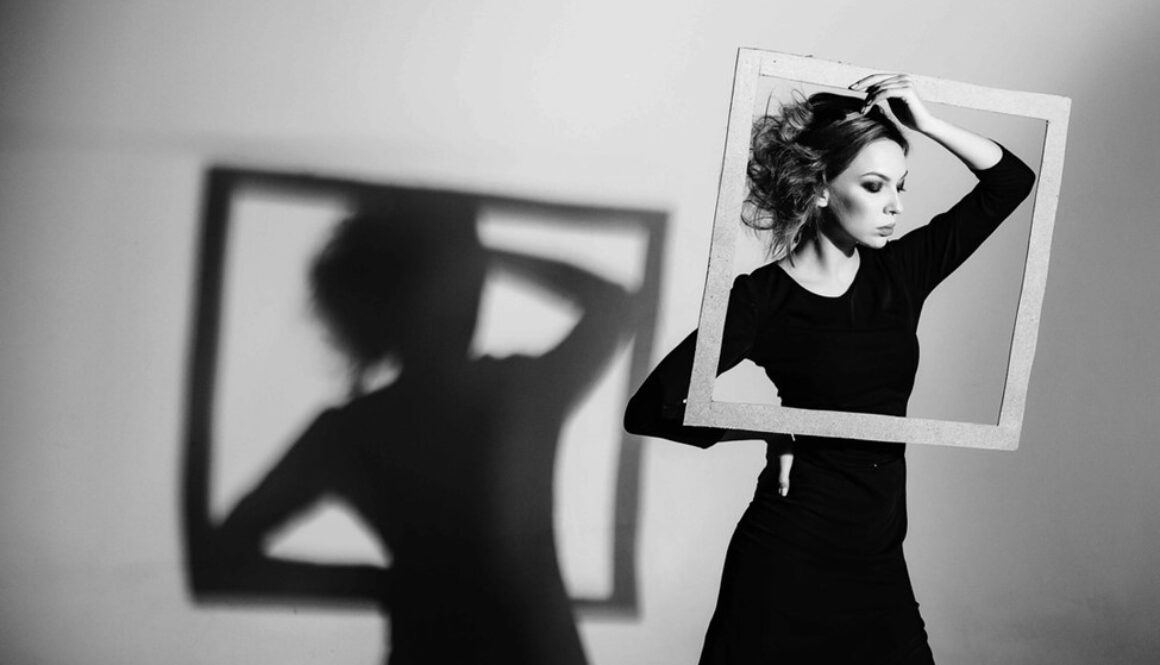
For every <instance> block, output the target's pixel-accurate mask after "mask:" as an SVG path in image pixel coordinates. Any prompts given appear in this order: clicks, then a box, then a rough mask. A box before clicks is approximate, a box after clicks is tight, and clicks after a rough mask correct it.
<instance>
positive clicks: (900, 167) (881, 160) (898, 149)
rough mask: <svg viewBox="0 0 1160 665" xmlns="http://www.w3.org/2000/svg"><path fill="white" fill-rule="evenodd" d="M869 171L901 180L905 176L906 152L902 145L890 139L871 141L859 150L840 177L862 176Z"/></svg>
mask: <svg viewBox="0 0 1160 665" xmlns="http://www.w3.org/2000/svg"><path fill="white" fill-rule="evenodd" d="M867 173H877V174H879V175H882V176H885V177H887V178H890V179H891V180H899V179H901V178H902V177H903V176H905V175H906V153H905V152H903V150H902V146H900V145H898V144H897V143H895V142H894V141H891V140H890V139H879V140H877V141H874V142H872V143H869V144H867V145H866V147H865V148H862V149H861V150H860V151H858V154H857V155H856V156H855V157H854V160H853V161H852V162H850V165H849V166H847V167H846V170H845V171H843V172H842V173H840V174H839V175H838V177H839V178H841V177H843V176H849V177H854V178H860V177H862V176H863V175H865V174H867Z"/></svg>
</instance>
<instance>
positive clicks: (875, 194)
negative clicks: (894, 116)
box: [818, 139, 907, 249]
mask: <svg viewBox="0 0 1160 665" xmlns="http://www.w3.org/2000/svg"><path fill="white" fill-rule="evenodd" d="M906 173H907V172H906V154H905V153H904V152H903V151H902V146H900V145H898V144H897V143H895V142H894V141H891V140H890V139H879V140H877V141H874V142H873V143H870V144H868V145H867V146H866V147H865V148H862V151H861V152H859V153H858V155H857V156H856V157H855V158H854V161H852V162H850V165H849V166H848V167H846V170H845V171H842V172H841V173H839V174H838V176H837V177H836V178H834V179H833V181H831V182H830V184H829V186H828V187H826V190H825V192H824V193H823V194H822V198H821V199H820V200H819V202H818V204H819V205H820V206H822V207H823V208H825V209H826V210H828V211H829V214H827V215H826V216H825V219H826V221H827V223H826V224H825V225H824V227H825V228H824V232H825V233H826V235H827V236H828V237H829V238H830V239H831V240H832V241H833V242H834V243H835V244H836V245H838V246H839V247H849V246H852V245H854V244H857V245H865V246H867V247H872V248H875V249H877V248H880V247H882V246H884V245H885V244H886V241H887V239H889V238H890V236H891V235H893V234H894V224H895V220H896V218H897V216H898V215H899V213H901V212H902V197H901V193H902V191H903V190H904V189H905V181H906Z"/></svg>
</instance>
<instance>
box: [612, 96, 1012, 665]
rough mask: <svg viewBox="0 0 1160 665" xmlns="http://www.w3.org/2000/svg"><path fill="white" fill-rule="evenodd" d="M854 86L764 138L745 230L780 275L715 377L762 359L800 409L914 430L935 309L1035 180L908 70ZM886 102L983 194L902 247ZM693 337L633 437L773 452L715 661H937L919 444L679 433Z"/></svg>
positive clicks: (899, 183)
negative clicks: (926, 332)
mask: <svg viewBox="0 0 1160 665" xmlns="http://www.w3.org/2000/svg"><path fill="white" fill-rule="evenodd" d="M850 88H851V89H852V90H854V91H857V92H864V93H865V94H866V97H865V99H862V98H854V97H846V96H840V95H832V94H824V93H823V94H817V95H814V96H812V97H810V98H809V99H808V100H804V101H800V102H797V103H794V104H789V105H787V106H786V107H784V108H782V109H781V110H780V112H779V113H778V114H777V115H774V116H766V117H764V118H762V119H760V120H758V121H757V123H756V125H755V129H754V137H753V145H752V156H751V160H750V164H749V184H750V196H749V198H748V199H747V201H746V207H745V212H744V215H743V218H744V221H745V222H746V223H747V224H749V225H750V226H753V227H755V228H757V229H761V230H764V231H765V232H766V233H768V237H769V248H770V253H771V257H772V259H773V260H772V261H771V262H770V263H769V264H768V265H765V266H763V267H761V268H759V269H757V270H755V271H754V272H753V273H751V274H749V275H743V276H741V277H739V278H738V279H737V280H736V282H735V283H734V286H733V290H732V293H731V296H730V302H729V307H728V311H727V314H726V321H725V332H724V336H723V338H722V345H721V357H720V363H719V368H718V369H719V371H722V372H723V371H725V370H727V369H729V368H730V367H732V366H734V365H736V364H737V363H738V362H740V361H741V360H742V359H745V358H748V359H750V360H752V361H753V362H755V363H756V364H757V365H759V366H761V367H762V368H764V369H765V371H766V373H767V374H768V375H769V377H770V379H771V380H772V381H773V382H774V383H775V384H776V385H777V388H778V392H779V394H780V396H781V400H782V403H783V404H784V405H786V406H792V407H799V408H813V409H831V410H838V411H851V412H861V413H874V414H883V415H892V416H903V415H905V414H906V403H907V400H908V398H909V396H910V391H911V389H912V387H913V385H914V375H915V371H916V369H917V367H918V342H917V337H916V330H917V326H918V315H919V312H920V311H921V309H922V305H923V301H924V300H925V299H926V297H927V295H928V294H929V293H930V292H931V290H932V289H933V288H934V287H935V286H936V285H937V284H938V283H939V282H940V281H941V280H942V279H943V278H945V277H946V276H947V275H949V274H950V273H951V272H952V271H953V270H954V269H955V268H956V267H958V266H959V265H960V264H961V263H962V262H963V261H964V260H965V259H966V258H967V256H969V255H970V254H971V253H972V252H973V251H974V250H975V248H977V247H978V246H979V245H980V244H981V243H982V242H983V241H984V240H985V239H986V237H987V236H988V235H989V234H990V233H991V232H992V231H993V230H994V229H995V227H996V226H998V224H999V223H1000V222H1001V221H1002V220H1003V219H1004V218H1006V217H1007V216H1008V215H1009V214H1010V213H1011V212H1012V211H1013V210H1014V209H1015V208H1016V207H1017V206H1018V205H1019V203H1020V202H1021V201H1022V200H1023V199H1024V198H1026V196H1027V195H1028V194H1029V193H1030V191H1031V187H1032V185H1033V183H1034V179H1035V176H1034V174H1033V173H1032V171H1031V170H1030V169H1028V168H1027V166H1026V165H1024V164H1023V163H1022V162H1021V161H1019V160H1018V159H1017V158H1016V157H1014V156H1013V155H1011V154H1010V153H1009V152H1007V151H1006V150H1005V149H1004V148H1002V147H1000V146H999V145H998V144H996V143H994V142H993V141H991V140H989V139H987V138H984V137H981V136H978V135H976V134H973V133H971V132H969V131H967V130H965V129H962V128H960V127H956V126H954V125H952V124H950V123H948V122H946V121H943V120H941V119H939V118H937V117H935V116H934V115H932V114H931V112H930V111H929V110H928V109H927V108H926V106H925V105H924V104H923V102H922V100H921V99H920V98H919V96H918V95H917V93H916V92H915V88H914V86H913V84H912V83H911V81H910V79H909V78H908V77H906V76H904V75H888V74H877V75H874V76H869V77H866V78H864V79H862V80H860V81H858V82H857V83H855V84H853V85H851V86H850ZM885 107H889V109H890V110H891V112H892V113H893V115H894V116H895V117H896V118H897V119H898V120H899V121H900V122H901V123H902V124H904V125H906V126H907V127H909V128H910V129H912V130H914V131H916V132H918V133H920V134H923V135H925V136H927V137H929V138H931V139H933V140H934V141H935V142H937V143H938V144H940V145H942V146H943V147H944V148H946V149H947V150H949V151H950V152H951V153H952V154H954V155H955V156H956V157H958V158H959V159H960V160H961V161H962V162H963V163H964V164H965V165H966V166H967V167H968V168H970V169H971V170H972V171H973V172H974V173H975V175H976V176H977V177H978V179H979V183H978V185H977V186H976V187H975V188H974V190H972V191H971V192H970V193H969V194H967V195H966V196H965V197H964V198H963V199H962V200H960V201H959V202H958V203H957V204H955V205H954V206H953V207H952V208H950V209H949V210H947V211H946V212H944V213H942V214H940V215H938V216H936V217H935V218H934V219H933V220H931V222H930V223H929V224H928V225H926V226H924V227H921V228H918V229H916V230H914V231H912V232H910V233H908V234H906V236H905V237H902V238H900V239H898V240H897V241H895V242H891V243H889V244H887V241H888V239H889V238H891V236H892V235H893V234H894V230H895V221H896V219H897V218H898V215H899V214H901V213H902V210H903V205H902V196H901V195H902V192H903V190H904V188H905V181H906V175H907V168H906V154H907V150H908V143H907V140H906V138H905V137H904V136H903V135H902V132H901V130H900V129H899V128H898V126H897V125H895V124H894V122H893V121H892V120H891V119H890V118H889V116H888V115H887V114H886V113H885ZM695 337H696V333H694V334H693V335H690V336H689V337H688V338H687V339H686V340H685V341H684V342H682V343H681V344H680V345H679V346H678V347H677V348H676V349H675V350H673V351H672V352H671V353H670V354H669V355H668V356H667V357H666V358H665V359H664V360H663V361H662V362H661V363H660V365H659V366H658V367H657V368H656V369H655V370H654V371H653V373H652V374H651V375H650V376H649V377H648V379H646V380H645V382H644V384H643V385H642V386H641V388H640V389H639V391H638V392H637V393H636V395H634V396H633V398H632V399H631V400H630V402H629V404H628V409H627V411H626V414H625V427H626V428H627V429H628V430H629V431H632V432H634V433H638V434H645V435H651V436H659V437H663V438H668V439H672V440H676V441H681V442H685V443H691V444H694V445H697V446H701V447H707V446H709V445H712V444H713V443H715V442H717V441H719V440H722V439H724V438H755V436H758V437H762V436H763V437H765V438H767V440H768V441H769V445H768V447H767V459H768V461H769V463H768V464H767V466H766V469H765V470H764V471H763V472H762V473H761V475H760V477H759V479H758V486H757V491H756V493H755V496H754V499H753V501H752V503H751V504H750V505H749V507H748V509H747V510H746V512H745V514H744V516H743V517H742V518H741V521H740V523H739V524H738V526H737V529H736V531H735V533H734V536H733V539H732V541H731V542H730V546H729V550H728V554H727V556H726V560H725V569H724V572H723V575H722V582H721V589H720V594H719V597H718V601H717V607H716V610H715V612H714V615H713V619H712V621H711V623H710V625H709V629H708V633H707V635H706V638H705V644H704V648H703V651H702V654H701V663H703V664H708V663H859V664H861V663H908V664H909V663H932V662H933V656H932V654H931V651H930V647H929V645H928V643H927V637H926V632H925V628H924V624H923V621H922V618H921V617H920V615H919V612H918V604H917V602H916V601H915V598H914V592H913V590H912V589H911V585H910V579H909V575H908V573H907V568H906V562H905V559H904V558H903V552H902V541H903V538H904V536H905V534H906V466H905V460H904V457H903V453H904V449H905V446H904V445H903V444H895V443H885V442H857V441H849V440H843V439H832V438H821V437H804V436H799V437H797V438H796V442H795V445H794V448H793V450H792V451H789V450H788V449H787V448H785V447H784V446H783V445H782V444H780V443H779V442H778V440H777V439H774V438H772V437H770V435H755V434H753V433H745V432H726V431H724V430H720V429H715V428H702V427H686V426H683V425H682V424H681V418H682V415H683V398H684V397H685V395H686V394H687V391H688V385H689V377H690V373H691V365H692V357H693V349H694V346H695V343H696V342H695ZM791 470H792V473H791ZM791 481H792V483H791ZM791 485H792V490H791Z"/></svg>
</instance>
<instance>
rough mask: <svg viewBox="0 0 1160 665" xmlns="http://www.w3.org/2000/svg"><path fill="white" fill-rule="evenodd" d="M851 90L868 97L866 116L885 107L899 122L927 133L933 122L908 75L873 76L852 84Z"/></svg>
mask: <svg viewBox="0 0 1160 665" xmlns="http://www.w3.org/2000/svg"><path fill="white" fill-rule="evenodd" d="M850 89H851V90H855V91H857V92H864V93H866V103H865V104H864V105H863V106H862V112H863V113H865V112H866V111H868V110H869V109H870V108H871V107H872V106H874V105H875V104H882V105H884V106H886V107H888V108H889V109H890V112H891V113H893V114H894V117H895V118H898V121H899V122H901V123H902V124H904V125H906V126H907V127H909V128H911V129H913V130H915V131H917V132H924V133H925V132H926V130H927V128H928V127H930V125H931V120H933V119H934V116H933V115H931V112H930V111H929V110H927V108H926V105H925V104H923V102H922V98H921V97H919V96H918V90H917V89H915V87H914V82H913V81H911V80H910V77H909V76H907V75H906V74H871V75H870V76H867V77H866V78H863V79H860V80H858V81H857V82H855V83H853V84H851V85H850Z"/></svg>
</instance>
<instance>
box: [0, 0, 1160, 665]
mask: <svg viewBox="0 0 1160 665" xmlns="http://www.w3.org/2000/svg"><path fill="white" fill-rule="evenodd" d="M0 7H2V9H0V89H2V92H0V377H2V379H0V380H2V381H3V384H2V386H3V389H2V390H3V392H2V402H0V442H2V448H0V661H2V662H4V663H37V662H46V663H70V662H76V663H80V662H84V663H117V664H131V663H154V662H158V661H159V660H161V659H162V658H164V659H165V661H166V662H174V663H220V662H281V663H296V662H317V661H319V660H325V661H326V662H334V663H368V662H373V660H374V658H375V657H376V653H377V652H378V650H379V643H380V641H381V634H380V620H379V619H378V618H376V617H374V616H371V615H365V614H360V613H344V612H337V611H335V612H303V613H288V612H272V611H259V610H252V609H249V610H242V609H205V608H197V607H194V606H193V605H192V604H191V603H190V601H189V600H188V598H187V596H186V594H185V591H184V585H183V581H182V578H181V574H180V552H179V549H178V546H179V538H178V531H177V528H178V525H177V519H176V518H177V474H176V469H177V462H178V459H177V455H178V442H179V438H180V431H181V425H182V421H181V418H182V402H181V399H182V391H181V387H182V385H183V379H184V367H185V360H186V356H185V354H186V350H187V342H188V339H187V333H188V330H189V320H188V317H189V313H190V301H191V284H192V279H191V275H192V267H193V244H194V238H195V224H196V220H197V210H196V205H197V195H198V185H199V183H200V178H201V175H202V169H203V168H204V167H205V166H206V164H207V163H209V162H210V161H211V160H234V161H240V162H247V161H255V162H260V163H262V164H267V165H268V164H279V163H285V164H288V165H302V164H307V165H310V166H313V167H316V168H320V169H325V168H333V169H343V168H357V169H359V170H361V171H363V172H373V173H376V174H379V175H381V177H382V178H383V179H384V180H392V179H393V180H401V181H429V182H437V183H441V184H443V185H446V186H461V187H468V188H473V189H482V190H487V191H493V190H495V191H504V192H518V193H523V194H531V195H542V196H551V197H559V198H563V199H567V200H578V201H593V202H602V203H609V202H614V203H624V204H635V205H647V206H650V207H659V208H664V209H667V210H670V211H671V213H672V216H671V221H672V224H673V227H672V229H671V234H670V237H669V241H670V244H669V246H668V248H667V272H666V280H667V281H666V284H667V290H666V291H665V293H664V294H663V303H662V308H663V311H662V326H661V330H660V332H659V334H658V340H657V341H658V344H659V347H668V346H671V345H672V344H674V343H676V342H677V341H678V340H679V339H680V338H681V337H682V336H683V335H684V334H685V333H686V332H687V331H688V330H689V329H690V328H692V327H693V326H694V325H695V320H696V311H697V305H698V303H699V297H700V291H701V284H702V279H703V266H704V261H705V257H706V255H707V249H708V239H709V229H710V220H711V218H712V212H713V203H714V197H715V192H716V183H717V176H718V172H719V167H720V156H721V147H722V142H723V138H724V123H725V118H726V114H727V110H728V101H729V91H730V84H731V76H732V64H733V58H734V54H735V50H736V48H737V47H738V46H756V47H764V48H771V49H776V50H781V51H788V52H795V53H804V54H814V55H817V56H819V57H824V58H827V59H836V60H843V61H847V62H856V63H859V64H864V65H869V66H875V67H880V68H882V69H884V70H908V71H913V72H916V73H922V74H927V75H933V76H939V77H943V78H950V79H955V80H962V81H970V82H974V83H979V84H982V85H988V86H994V87H1002V88H1011V89H1023V90H1032V91H1040V92H1048V93H1054V94H1061V95H1067V96H1070V97H1071V98H1072V99H1073V101H1074V105H1073V115H1072V123H1071V137H1070V141H1069V146H1068V159H1067V169H1066V172H1065V175H1064V190H1063V196H1062V200H1061V202H1060V207H1059V216H1058V220H1057V230H1056V236H1055V245H1054V250H1053V258H1052V267H1051V273H1050V279H1049V283H1048V291H1047V298H1046V302H1045V305H1044V311H1043V319H1042V328H1041V333H1040V346H1039V353H1038V358H1037V362H1036V365H1035V369H1034V373H1033V375H1032V383H1031V390H1030V395H1029V403H1028V407H1027V420H1026V422H1025V426H1024V427H1025V432H1024V440H1023V444H1022V448H1021V450H1020V451H1018V452H1017V453H1014V454H1002V453H989V452H974V451H963V450H950V449H937V448H927V449H921V450H917V449H916V450H912V452H911V453H910V459H911V480H910V493H911V513H912V528H911V535H910V538H909V543H908V554H909V557H910V561H911V565H912V574H913V576H914V581H915V585H916V587H917V589H918V594H919V600H920V602H921V603H922V605H923V610H924V614H925V616H926V619H927V622H928V627H929V632H930V634H931V639H932V643H933V646H934V649H935V652H936V655H937V656H938V657H939V661H940V662H942V663H952V664H953V663H990V662H994V663H1000V662H1002V663H1039V662H1053V663H1091V662H1114V663H1146V662H1155V658H1156V654H1157V653H1160V637H1157V635H1158V633H1157V631H1156V629H1155V626H1156V623H1157V621H1158V620H1160V576H1158V575H1157V574H1156V570H1157V569H1158V568H1160V510H1157V507H1158V506H1157V504H1158V503H1160V486H1158V484H1157V482H1156V478H1157V476H1158V475H1160V435H1158V434H1157V432H1160V408H1157V393H1158V392H1160V347H1158V345H1157V344H1156V335H1155V332H1154V331H1155V330H1156V329H1157V327H1160V297H1157V295H1156V292H1155V285H1156V284H1157V283H1158V282H1160V262H1158V261H1157V260H1156V257H1157V255H1158V253H1160V232H1158V230H1157V221H1156V210H1157V208H1158V207H1160V201H1158V192H1160V188H1158V187H1157V182H1160V177H1158V176H1160V168H1158V167H1157V164H1158V163H1160V160H1158V158H1157V155H1158V153H1160V134H1157V132H1156V131H1155V127H1156V120H1157V113H1156V108H1157V107H1156V102H1157V99H1160V89H1158V83H1157V79H1156V76H1155V72H1156V71H1158V69H1160V55H1158V52H1157V50H1156V48H1155V45H1154V35H1155V32H1156V30H1157V27H1158V26H1160V20H1158V19H1160V10H1158V9H1157V8H1156V7H1155V5H1154V3H1148V2H1143V1H1141V0H1113V1H1111V2H1107V1H1100V2H1096V1H1095V0H1081V1H1080V2H1077V3H1071V4H1070V5H1069V6H1068V7H1067V9H1066V10H1063V9H1061V8H1060V7H1059V6H1058V4H1054V3H1049V2H1047V1H1046V0H1032V1H1029V2H1021V3H1018V4H1015V5H1013V3H1007V2H998V1H997V0H983V1H981V2H973V3H964V2H944V1H932V2H921V3H919V2H902V1H896V0H884V1H883V2H878V3H873V4H867V3H855V2H840V1H834V0H824V1H820V2H797V3H779V2H772V1H769V0H767V1H766V2H760V3H758V2H749V3H746V2H728V1H725V2H717V3H713V4H712V5H710V3H704V2H697V1H695V0H670V1H669V2H664V3H659V2H658V3H633V2H605V1H603V0H597V1H594V2H587V3H583V4H581V3H570V2H560V1H554V2H536V3H531V2H477V3H472V4H471V5H470V8H467V7H468V5H463V7H464V8H463V9H451V8H450V5H449V4H447V3H429V2H411V1H408V2H370V1H364V2H350V3H325V4H318V3H308V2H293V3H292V2H270V1H267V2H248V3H230V2H217V1H214V2H200V3H186V4H177V3H150V2H145V1H144V0H133V1H128V0H126V1H122V2H112V1H109V2H79V1H74V2H66V1H57V2H42V3H35V4H34V3H14V2H5V3H3V4H2V5H0ZM443 7H446V8H443ZM659 347H658V348H659ZM760 463H761V450H760V449H759V448H758V447H757V446H756V445H751V444H738V445H735V446H721V447H720V448H718V449H715V450H713V451H711V452H700V451H696V450H692V449H687V448H684V447H681V446H679V445H677V444H667V443H662V442H652V443H649V444H648V448H647V450H646V460H645V469H644V486H643V492H644V494H643V502H644V505H643V514H642V524H643V527H642V533H641V539H640V557H641V558H640V572H641V583H642V614H641V616H640V617H639V618H638V619H623V620H616V619H608V618H603V619H597V618H582V619H580V621H581V629H582V633H583V636H584V639H585V641H586V646H587V649H588V653H589V656H590V660H591V661H592V662H593V663H596V664H600V665H605V664H607V665H613V664H617V663H625V664H633V665H638V664H643V663H658V664H660V663H663V664H666V665H667V664H670V663H692V662H695V659H696V653H697V650H698V648H699V645H700V639H701V635H702V632H703V629H704V626H705V623H706V621H707V620H708V616H709V612H710V610H711V607H712V602H713V599H714V596H715V593H716V584H717V580H718V575H719V571H720V566H721V560H722V556H723V553H724V549H725V545H726V542H727V539H728V537H729V534H730V531H731V529H732V526H733V524H734V522H735V520H736V517H737V516H738V515H739V513H740V511H741V510H742V508H743V506H744V505H745V503H746V501H747V500H748V497H749V494H750V492H751V481H752V479H753V478H754V477H755V476H756V473H757V471H758V470H759V465H760Z"/></svg>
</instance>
